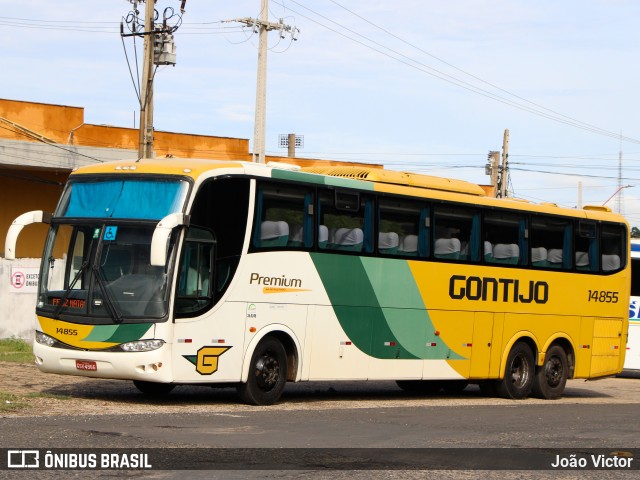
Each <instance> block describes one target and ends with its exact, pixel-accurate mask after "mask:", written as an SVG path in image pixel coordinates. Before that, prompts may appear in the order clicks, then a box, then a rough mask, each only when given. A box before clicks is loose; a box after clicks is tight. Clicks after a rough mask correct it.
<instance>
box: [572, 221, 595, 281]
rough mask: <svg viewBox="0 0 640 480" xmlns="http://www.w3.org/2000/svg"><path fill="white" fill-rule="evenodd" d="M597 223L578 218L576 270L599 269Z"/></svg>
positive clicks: (593, 270)
mask: <svg viewBox="0 0 640 480" xmlns="http://www.w3.org/2000/svg"><path fill="white" fill-rule="evenodd" d="M597 233H598V232H597V225H596V223H595V222H592V221H587V220H579V221H578V222H577V232H576V253H575V256H576V270H578V271H580V272H597V271H598V270H599V269H600V261H599V248H598V235H597Z"/></svg>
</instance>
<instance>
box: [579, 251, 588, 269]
mask: <svg viewBox="0 0 640 480" xmlns="http://www.w3.org/2000/svg"><path fill="white" fill-rule="evenodd" d="M576 268H577V269H578V270H590V268H589V252H576Z"/></svg>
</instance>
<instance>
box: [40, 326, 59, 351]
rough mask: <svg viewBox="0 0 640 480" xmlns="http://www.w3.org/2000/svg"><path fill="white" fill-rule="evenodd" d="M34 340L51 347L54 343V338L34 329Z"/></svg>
mask: <svg viewBox="0 0 640 480" xmlns="http://www.w3.org/2000/svg"><path fill="white" fill-rule="evenodd" d="M36 342H38V343H41V344H42V345H46V346H47V347H53V346H54V345H55V344H56V339H55V338H52V337H50V336H49V335H45V334H44V333H42V332H38V331H37V330H36Z"/></svg>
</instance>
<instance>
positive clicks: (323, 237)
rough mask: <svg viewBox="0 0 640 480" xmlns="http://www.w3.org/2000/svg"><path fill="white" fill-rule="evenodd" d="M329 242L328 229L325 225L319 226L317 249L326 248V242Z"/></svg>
mask: <svg viewBox="0 0 640 480" xmlns="http://www.w3.org/2000/svg"><path fill="white" fill-rule="evenodd" d="M328 241H329V229H328V228H327V226H326V225H320V226H319V227H318V248H327V242H328Z"/></svg>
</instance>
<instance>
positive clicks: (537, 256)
mask: <svg viewBox="0 0 640 480" xmlns="http://www.w3.org/2000/svg"><path fill="white" fill-rule="evenodd" d="M531 265H533V266H534V267H546V266H548V262H547V249H546V248H544V247H533V248H532V249H531Z"/></svg>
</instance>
